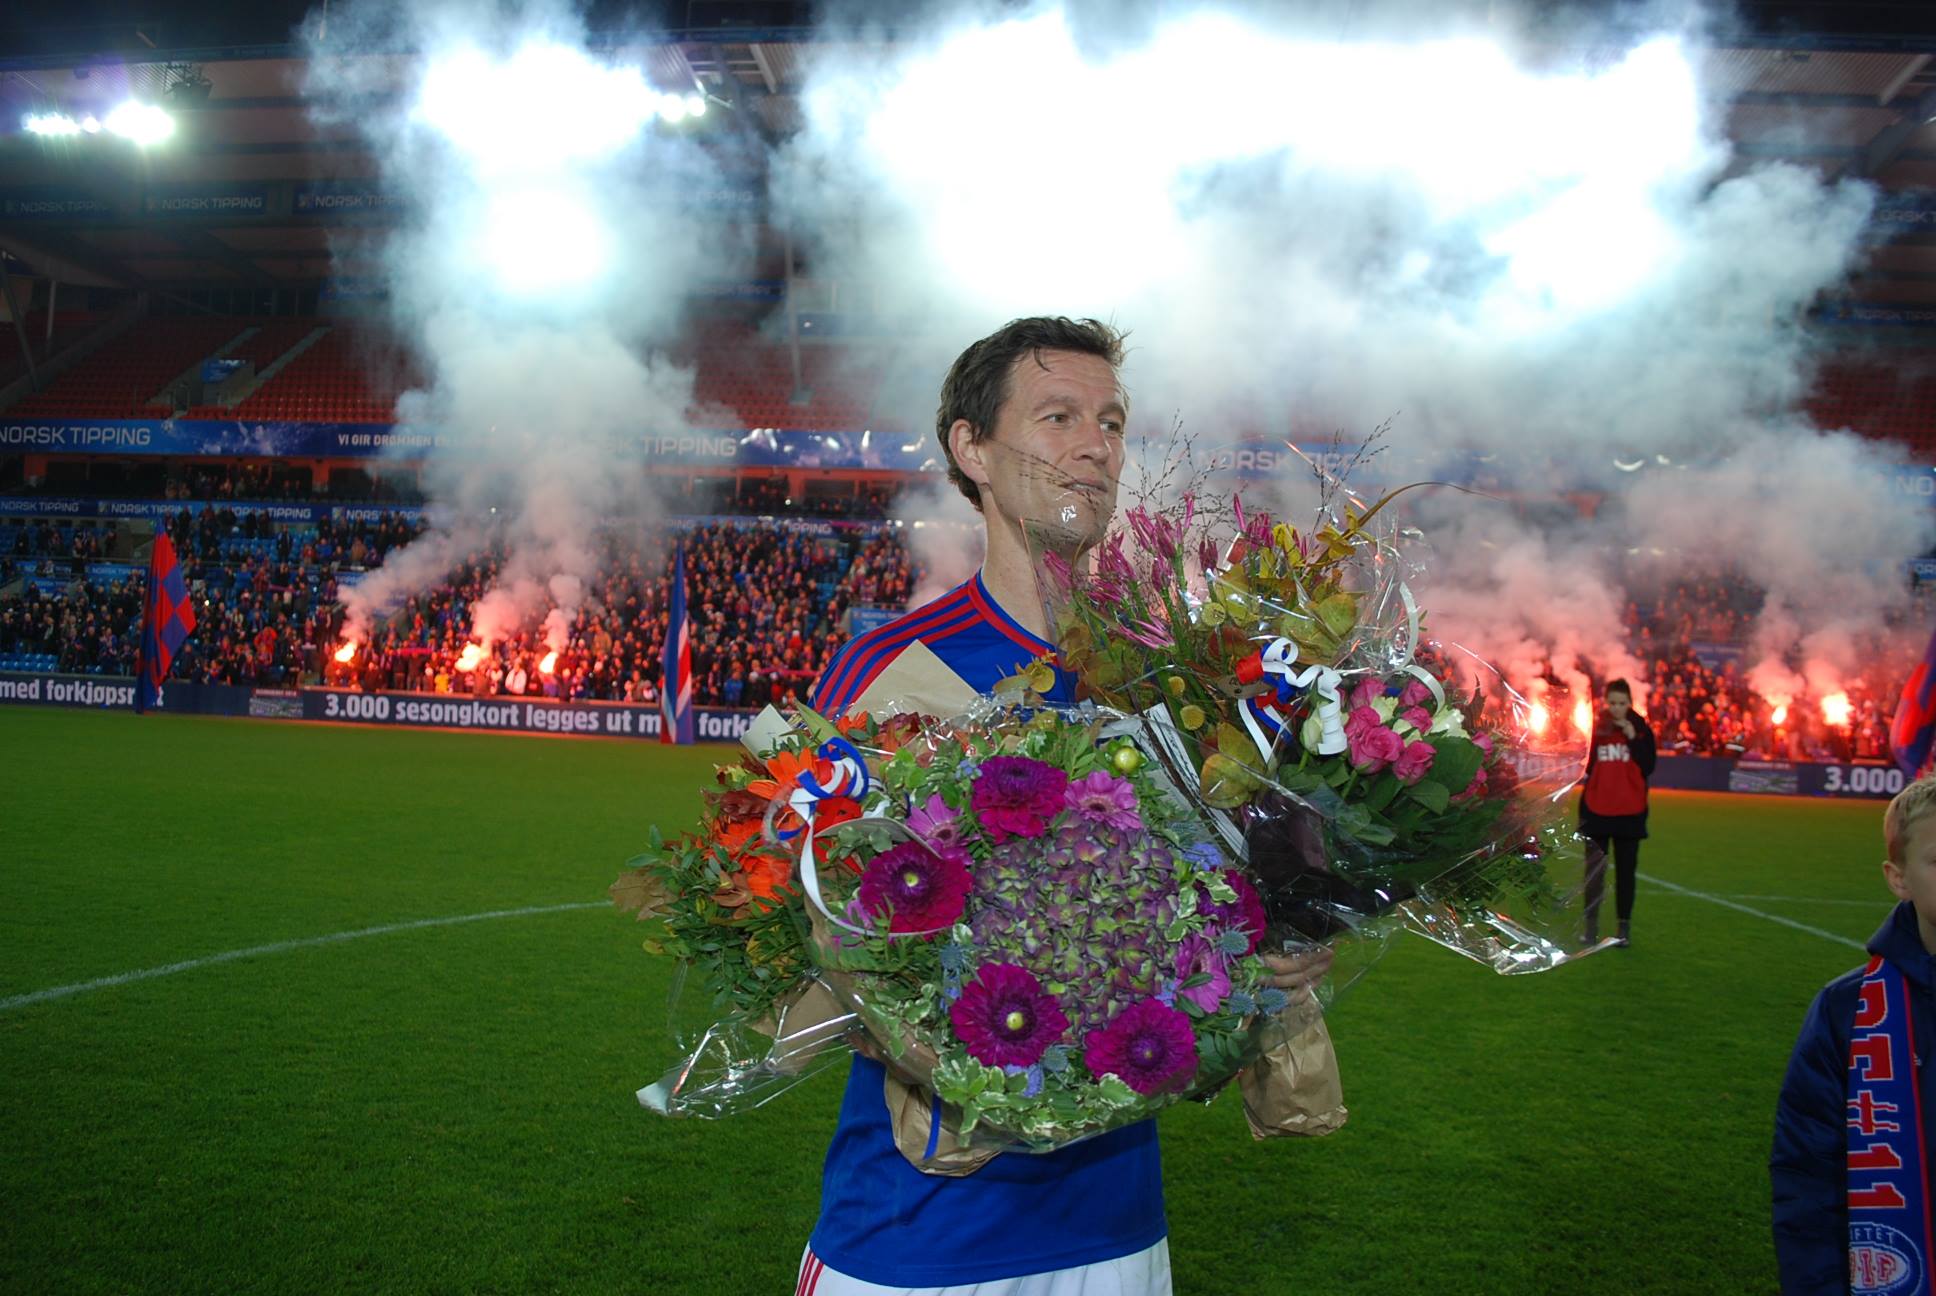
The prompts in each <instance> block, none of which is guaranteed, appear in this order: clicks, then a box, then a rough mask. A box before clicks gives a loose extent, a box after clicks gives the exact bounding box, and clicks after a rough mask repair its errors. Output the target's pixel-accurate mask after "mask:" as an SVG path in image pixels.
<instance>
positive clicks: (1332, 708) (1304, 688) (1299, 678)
mask: <svg viewBox="0 0 1936 1296" xmlns="http://www.w3.org/2000/svg"><path fill="white" fill-rule="evenodd" d="M1297 652H1298V648H1297V643H1296V642H1295V641H1294V640H1291V639H1282V638H1280V639H1273V640H1271V641H1270V643H1269V644H1267V645H1266V646H1265V647H1264V649H1263V651H1262V653H1260V654H1259V655H1260V657H1261V658H1262V661H1263V675H1264V679H1265V682H1267V683H1269V684H1271V685H1272V687H1273V689H1274V690H1275V691H1274V692H1273V693H1266V694H1262V695H1259V696H1257V697H1251V698H1245V699H1244V705H1243V706H1242V707H1241V708H1240V709H1239V710H1238V715H1240V716H1241V717H1242V718H1243V722H1244V727H1245V728H1246V729H1248V730H1249V731H1250V738H1251V741H1252V742H1254V743H1256V744H1257V750H1258V751H1259V752H1260V753H1262V754H1263V757H1264V759H1265V760H1269V759H1270V758H1271V753H1272V752H1273V751H1274V750H1275V748H1276V746H1277V737H1278V735H1279V734H1281V733H1283V732H1284V728H1285V726H1286V725H1288V724H1289V723H1290V717H1289V715H1288V714H1286V712H1287V709H1288V708H1289V707H1290V705H1291V703H1292V702H1294V701H1296V700H1297V698H1298V696H1299V695H1300V694H1302V693H1305V692H1309V693H1310V694H1311V695H1312V698H1313V701H1312V704H1311V714H1312V715H1314V716H1315V717H1317V721H1318V728H1319V735H1318V741H1317V744H1316V747H1315V748H1314V750H1315V751H1316V752H1317V753H1318V754H1319V755H1320V756H1334V755H1336V754H1337V753H1339V752H1341V751H1344V750H1345V749H1346V748H1347V747H1348V746H1350V744H1349V743H1348V742H1347V741H1346V740H1345V736H1344V700H1343V698H1342V697H1341V696H1340V694H1339V690H1340V689H1341V688H1342V687H1343V685H1344V676H1343V675H1341V674H1339V673H1338V672H1337V671H1336V670H1333V669H1332V668H1331V667H1329V666H1307V667H1305V668H1304V669H1303V670H1301V671H1300V670H1299V669H1298V668H1297Z"/></svg>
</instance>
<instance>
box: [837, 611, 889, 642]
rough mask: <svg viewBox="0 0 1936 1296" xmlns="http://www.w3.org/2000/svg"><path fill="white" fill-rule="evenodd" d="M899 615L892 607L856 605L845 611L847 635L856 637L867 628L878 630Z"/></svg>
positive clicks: (864, 632)
mask: <svg viewBox="0 0 1936 1296" xmlns="http://www.w3.org/2000/svg"><path fill="white" fill-rule="evenodd" d="M899 615H901V614H900V612H899V611H897V610H896V609H894V608H884V607H857V608H853V609H851V610H850V611H849V612H848V613H847V637H848V638H849V639H858V638H860V637H861V636H862V635H864V634H866V633H867V632H868V631H869V630H878V629H880V628H881V627H882V626H884V625H886V624H887V623H888V622H889V621H892V620H893V619H894V618H895V617H897V616H899Z"/></svg>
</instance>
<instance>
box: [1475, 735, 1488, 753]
mask: <svg viewBox="0 0 1936 1296" xmlns="http://www.w3.org/2000/svg"><path fill="white" fill-rule="evenodd" d="M1472 742H1473V745H1474V746H1476V747H1477V748H1478V749H1479V750H1480V751H1482V752H1484V753H1485V754H1486V755H1487V756H1491V755H1492V735H1490V734H1482V733H1477V734H1473V735H1472Z"/></svg>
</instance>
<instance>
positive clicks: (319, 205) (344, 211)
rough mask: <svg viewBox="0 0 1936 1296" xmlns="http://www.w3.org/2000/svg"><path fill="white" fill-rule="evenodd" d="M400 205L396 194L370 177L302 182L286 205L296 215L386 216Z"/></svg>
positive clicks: (401, 201)
mask: <svg viewBox="0 0 1936 1296" xmlns="http://www.w3.org/2000/svg"><path fill="white" fill-rule="evenodd" d="M403 205H404V202H403V199H402V198H401V197H400V196H399V195H397V194H394V193H391V192H390V191H388V190H386V189H383V188H381V187H380V186H379V185H377V184H376V182H375V181H373V180H310V181H305V182H303V183H301V184H298V185H297V186H296V187H295V189H294V191H293V193H292V194H291V197H290V204H289V206H290V210H291V211H292V212H294V213H295V214H296V215H298V216H370V215H388V214H390V213H393V212H395V211H397V210H399V209H400V208H402V206H403Z"/></svg>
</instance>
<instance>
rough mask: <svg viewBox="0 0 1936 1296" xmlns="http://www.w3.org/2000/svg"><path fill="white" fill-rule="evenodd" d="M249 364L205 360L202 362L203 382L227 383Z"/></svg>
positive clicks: (244, 361) (245, 362)
mask: <svg viewBox="0 0 1936 1296" xmlns="http://www.w3.org/2000/svg"><path fill="white" fill-rule="evenodd" d="M248 363H249V362H248V361H247V360H229V359H221V360H204V361H202V381H203V382H205V383H221V382H227V381H228V380H229V379H230V378H232V377H234V376H235V374H236V373H238V372H239V371H240V370H241V369H242V367H243V366H244V365H246V364H248Z"/></svg>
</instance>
